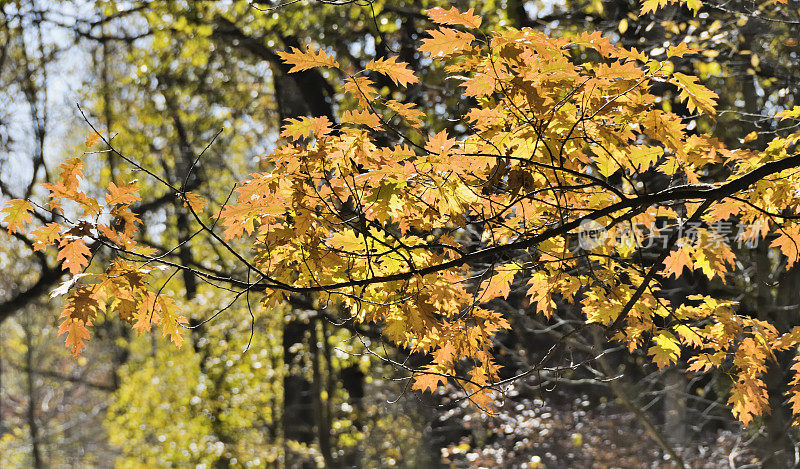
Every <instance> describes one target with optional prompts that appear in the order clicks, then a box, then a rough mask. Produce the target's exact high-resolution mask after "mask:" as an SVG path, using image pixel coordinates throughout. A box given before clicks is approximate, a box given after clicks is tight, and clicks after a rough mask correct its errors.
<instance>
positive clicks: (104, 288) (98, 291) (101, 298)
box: [3, 132, 201, 357]
mask: <svg viewBox="0 0 800 469" xmlns="http://www.w3.org/2000/svg"><path fill="white" fill-rule="evenodd" d="M99 138H100V134H99V133H97V132H96V133H94V134H92V135H90V136H89V137H88V138H87V140H86V145H87V146H92V145H94V144H95V143H96V142H97V141H98V140H99ZM59 169H60V170H61V171H60V174H59V177H58V180H57V181H56V182H55V183H52V184H50V183H48V184H44V186H45V188H46V189H47V190H49V199H50V200H49V206H48V207H47V208H45V207H40V208H41V209H42V210H45V211H47V212H50V213H51V214H54V215H56V216H58V217H60V219H62V220H63V221H64V223H63V224H60V223H57V222H50V223H46V224H44V225H42V226H39V227H38V228H36V229H34V230H32V231H31V236H32V237H33V239H34V240H35V243H36V244H35V245H34V249H35V250H45V249H47V248H48V247H49V246H56V247H57V248H58V255H57V259H58V260H59V261H61V267H62V269H63V270H66V271H68V272H69V273H70V274H72V276H71V278H70V279H69V280H67V281H66V282H64V283H63V284H62V285H61V286H59V287H58V288H56V289H55V290H53V292H52V293H51V297H55V296H59V295H65V294H67V293H69V295H68V297H67V300H66V301H65V304H64V308H63V311H62V313H61V318H62V319H63V322H62V323H61V326H60V328H59V335H61V334H64V333H66V345H67V347H68V348H70V349H71V350H72V353H73V354H74V355H75V357H77V356H78V355H79V354H80V353H81V351H82V350H83V349H84V348H85V343H84V341H85V340H87V339H89V337H90V333H89V329H88V327H90V326H91V325H92V323H93V321H94V320H95V319H96V318H97V316H98V314H102V315H106V314H116V315H117V316H118V317H119V318H120V319H121V320H123V321H126V322H128V323H130V324H132V325H133V327H134V329H136V331H137V332H138V333H139V334H141V333H142V332H149V331H150V330H151V327H152V326H153V325H156V326H160V327H161V330H162V331H163V334H164V336H167V335H169V337H170V338H171V340H172V341H173V342H174V343H175V344H176V345H177V346H178V347H180V346H181V344H182V343H183V338H182V335H181V332H182V329H181V328H180V326H181V325H183V324H184V323H186V319H185V318H184V317H183V316H181V315H180V313H179V312H178V307H177V304H176V302H175V300H174V299H173V298H171V297H169V296H167V295H161V294H160V293H161V291H158V292H155V291H150V290H149V286H148V285H149V283H148V277H149V276H151V275H152V274H153V273H154V271H155V272H158V271H160V270H161V269H160V267H161V266H153V267H149V266H147V265H140V264H136V263H134V262H130V261H128V260H125V258H124V257H118V258H116V259H114V260H113V261H112V262H111V264H110V265H109V266H108V268H107V269H105V271H104V272H102V273H98V274H94V273H90V272H88V271H87V268H88V267H89V264H90V262H91V259H92V256H93V254H92V250H96V249H98V248H99V247H100V246H101V245H103V244H110V245H113V246H114V248H115V249H117V250H120V251H126V252H130V253H132V254H139V255H147V254H151V253H152V250H151V249H150V248H145V247H141V248H140V247H138V245H137V242H136V240H135V236H136V233H137V232H138V231H139V228H140V227H139V225H140V223H141V220H139V218H138V217H137V216H136V214H135V213H134V211H133V210H132V208H131V204H133V203H135V202H137V201H139V200H141V199H140V197H139V196H138V195H137V192H138V190H139V188H140V186H139V184H137V183H136V181H135V180H134V181H131V182H129V183H125V184H120V185H116V184H114V183H113V182H112V183H110V184H109V185H108V191H107V192H106V194H105V199H104V202H105V203H103V204H101V202H100V201H98V199H96V198H95V197H92V196H91V195H88V194H87V193H86V192H84V191H82V190H81V189H80V188H79V185H80V181H81V179H82V177H83V162H82V161H81V159H79V158H73V159H71V160H69V161H67V162H65V163H63V164H62V165H61V166H60V167H59ZM186 200H187V202H188V203H190V204H191V205H193V206H196V207H197V208H198V210H199V209H200V208H201V207H200V206H199V205H196V204H197V202H196V199H195V197H194V196H192V195H191V194H189V195H188V197H186ZM193 201H194V202H193ZM65 204H68V205H67V206H65ZM33 209H34V206H33V205H32V203H31V202H29V201H26V200H21V199H15V200H11V201H10V202H9V203H8V204H7V206H6V207H5V208H4V209H3V212H4V213H6V221H7V222H8V231H9V233H15V232H17V231H19V230H22V229H23V227H24V225H25V224H27V223H30V222H31V221H32V220H31V212H32V211H33ZM73 216H75V217H77V218H78V219H77V221H75V220H73V218H72V217H73ZM87 240H88V242H90V243H91V242H92V240H93V242H94V243H93V244H91V245H87Z"/></svg>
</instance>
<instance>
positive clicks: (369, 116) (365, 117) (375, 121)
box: [342, 110, 382, 129]
mask: <svg viewBox="0 0 800 469" xmlns="http://www.w3.org/2000/svg"><path fill="white" fill-rule="evenodd" d="M342 123H343V124H354V125H365V126H367V127H369V128H371V129H380V128H381V127H382V126H381V118H380V117H379V116H378V115H377V114H375V113H373V112H370V111H367V110H364V111H344V113H342Z"/></svg>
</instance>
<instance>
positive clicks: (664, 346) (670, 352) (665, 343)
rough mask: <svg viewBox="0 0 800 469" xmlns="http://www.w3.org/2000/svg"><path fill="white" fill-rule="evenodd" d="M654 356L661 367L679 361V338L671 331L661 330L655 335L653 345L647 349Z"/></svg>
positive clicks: (657, 364)
mask: <svg viewBox="0 0 800 469" xmlns="http://www.w3.org/2000/svg"><path fill="white" fill-rule="evenodd" d="M647 353H648V354H650V355H652V356H653V361H654V362H655V364H656V366H658V368H659V369H663V368H664V367H666V366H669V365H672V364H675V363H677V361H678V358H679V357H680V355H681V347H680V345H678V339H676V338H675V336H674V335H672V334H671V333H669V332H666V331H661V332H660V333H659V334H658V335H656V336H655V337H653V346H652V347H650V349H648V351H647Z"/></svg>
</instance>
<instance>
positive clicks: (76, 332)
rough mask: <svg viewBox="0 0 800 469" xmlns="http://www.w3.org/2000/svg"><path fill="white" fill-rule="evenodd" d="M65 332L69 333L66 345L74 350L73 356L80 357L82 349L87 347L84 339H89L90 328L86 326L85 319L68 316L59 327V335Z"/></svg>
mask: <svg viewBox="0 0 800 469" xmlns="http://www.w3.org/2000/svg"><path fill="white" fill-rule="evenodd" d="M64 333H66V334H67V338H66V347H67V348H68V349H70V350H72V356H74V357H75V358H78V355H80V354H81V351H83V349H84V348H86V345H85V344H84V343H83V341H84V340H89V337H90V334H89V329H87V328H86V326H85V325H84V323H83V321H80V320H77V319H72V318H67V319H65V320H64V322H62V323H61V326H59V328H58V335H59V336H61V335H62V334H64Z"/></svg>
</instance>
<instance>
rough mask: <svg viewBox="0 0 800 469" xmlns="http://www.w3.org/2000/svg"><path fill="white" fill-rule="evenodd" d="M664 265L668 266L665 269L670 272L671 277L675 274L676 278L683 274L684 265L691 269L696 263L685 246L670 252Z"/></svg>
mask: <svg viewBox="0 0 800 469" xmlns="http://www.w3.org/2000/svg"><path fill="white" fill-rule="evenodd" d="M664 266H665V267H666V268H665V270H666V271H667V272H669V273H670V275H669V277H672V276H674V277H675V278H678V277H680V276H681V275H683V268H684V267H686V268H688V269H689V270H690V271H691V270H693V269H694V263H693V262H692V259H691V258H690V257H689V252H688V250H686V249H684V248H679V249H678V250H677V251H672V252H671V253H669V256H667V258H666V259H664Z"/></svg>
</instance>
